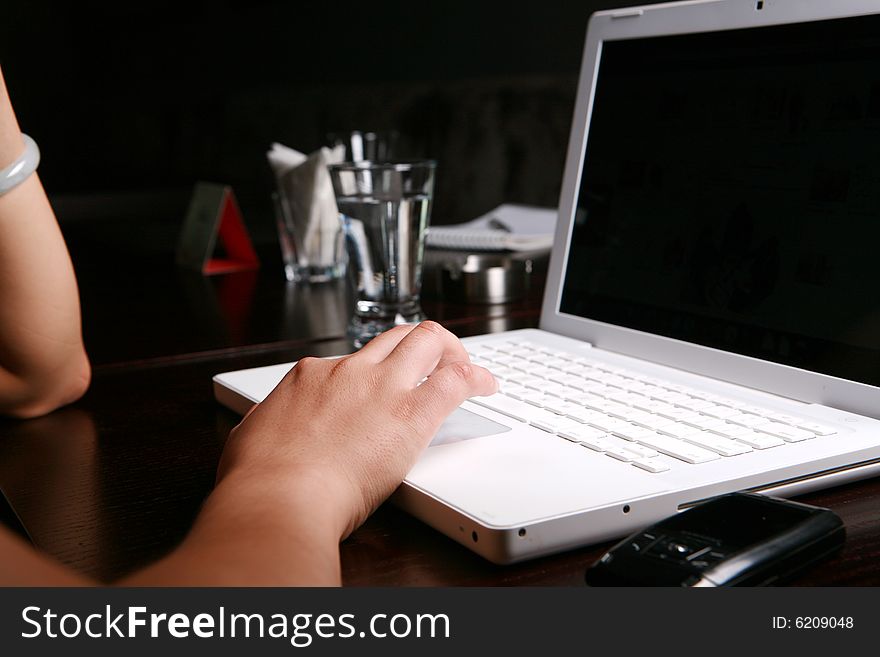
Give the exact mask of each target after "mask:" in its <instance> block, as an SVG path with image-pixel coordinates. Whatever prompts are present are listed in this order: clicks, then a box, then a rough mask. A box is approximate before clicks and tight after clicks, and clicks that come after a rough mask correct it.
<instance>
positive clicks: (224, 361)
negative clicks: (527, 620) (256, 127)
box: [0, 226, 880, 586]
mask: <svg viewBox="0 0 880 657" xmlns="http://www.w3.org/2000/svg"><path fill="white" fill-rule="evenodd" d="M162 230H165V229H162ZM162 230H159V231H158V232H159V233H160V234H161V236H162V238H163V239H164V240H165V242H164V243H165V244H166V248H165V250H164V251H162V250H161V249H158V250H156V251H155V252H152V251H150V250H149V249H146V250H145V249H144V248H143V246H142V245H141V244H140V243H139V241H138V240H137V239H131V240H130V241H129V242H127V243H126V246H125V247H123V248H117V249H114V250H113V251H112V254H108V253H106V252H104V250H103V249H102V248H98V247H99V246H101V245H103V241H102V240H103V237H102V238H101V240H97V241H96V238H94V236H95V235H99V236H103V235H105V233H102V232H101V231H100V230H96V229H95V227H94V226H88V227H86V228H77V227H73V228H66V233H67V235H68V239H69V241H70V243H71V250H72V253H73V256H74V261H75V264H76V266H77V271H78V276H79V279H80V285H81V291H82V299H83V308H84V314H85V335H86V341H87V346H88V348H89V351H90V353H91V356H92V359H93V362H94V364H95V375H94V382H93V385H92V387H91V389H90V390H89V392H88V393H87V395H86V396H85V397H84V398H83V400H82V401H80V402H78V403H77V404H75V405H73V406H71V407H69V408H66V409H63V410H60V411H58V412H56V413H53V414H51V415H49V416H48V417H45V418H40V419H36V420H31V421H27V422H15V421H9V420H3V421H0V486H2V488H3V489H4V490H5V491H6V493H7V495H8V496H9V498H10V500H11V501H12V503H13V505H14V506H15V507H16V509H17V510H18V512H19V514H20V515H21V517H22V519H23V520H24V522H25V524H26V525H27V526H28V528H29V530H30V532H31V534H32V536H33V538H34V540H35V542H36V544H37V546H38V547H39V548H40V549H42V550H43V551H45V552H47V553H48V554H50V555H52V556H54V557H56V558H58V559H60V560H61V561H63V562H64V563H66V564H69V565H70V566H72V567H73V568H76V569H78V570H80V571H82V572H84V573H87V574H89V575H92V576H95V577H98V578H101V579H104V580H112V579H113V578H116V577H119V576H120V575H123V574H125V573H127V572H129V571H131V570H133V569H135V568H137V567H139V566H142V565H144V564H146V563H147V562H149V561H150V560H153V559H155V558H157V557H159V556H160V555H162V554H163V553H165V552H167V551H168V550H169V549H171V548H172V547H174V546H175V545H176V544H177V543H178V542H179V541H180V540H181V539H182V537H183V536H184V535H185V533H186V531H187V529H188V528H189V527H190V525H191V523H192V520H193V518H194V516H195V514H196V513H197V511H198V508H199V506H200V504H201V503H202V501H203V500H204V498H205V496H206V495H207V494H208V493H209V492H210V490H211V486H212V484H213V480H214V470H215V468H216V465H217V461H218V458H219V455H220V452H221V449H222V446H223V443H224V441H225V439H226V435H227V434H228V432H229V429H230V428H231V427H232V426H234V424H235V423H236V422H237V420H238V418H237V417H236V416H235V415H234V414H233V413H231V412H229V411H227V410H226V409H224V408H222V407H220V406H219V405H218V404H217V403H216V402H215V401H214V398H213V395H212V389H211V377H212V375H214V374H216V373H218V372H223V371H227V370H233V369H239V368H244V367H256V366H260V365H268V364H272V363H278V362H284V361H290V360H295V359H298V358H300V357H302V356H305V355H318V356H323V355H331V354H337V353H342V352H345V351H349V350H350V348H349V345H348V343H347V342H346V340H345V339H344V337H343V336H344V329H345V323H346V321H347V318H348V313H349V311H350V308H351V298H350V294H349V293H348V291H347V289H346V286H345V285H342V284H339V285H333V284H331V285H323V286H312V287H308V286H291V285H288V284H286V283H285V281H284V280H283V278H282V276H281V274H280V265H278V264H277V262H276V260H277V259H276V257H275V256H274V253H268V254H264V266H263V268H262V269H261V270H260V271H259V272H258V273H253V274H235V275H227V276H220V277H214V278H209V279H206V278H203V277H201V276H200V275H198V274H192V273H188V272H183V271H180V270H178V269H176V268H175V267H174V266H173V264H172V258H171V255H170V251H169V249H168V248H167V238H168V237H169V235H170V231H168V230H165V232H166V233H169V234H168V235H166V234H165V233H163V232H162ZM542 283H543V281H542V279H541V277H540V275H538V276H537V277H536V279H535V281H534V282H533V285H532V288H531V290H530V292H529V294H528V298H527V299H525V300H523V301H520V302H515V303H511V304H505V305H498V306H480V305H466V304H461V303H455V302H453V301H450V300H445V301H444V302H439V301H426V303H425V304H424V305H425V309H426V311H427V313H428V315H429V316H431V317H432V318H434V319H437V320H439V321H441V322H442V323H443V324H444V325H446V326H447V327H448V328H450V329H451V330H453V331H454V332H455V333H457V334H458V335H460V336H467V335H475V334H480V333H486V332H492V331H501V330H505V329H513V328H525V327H531V326H536V325H537V323H538V315H539V301H540V294H541V287H542ZM802 499H803V500H804V501H806V502H809V503H813V504H819V505H822V506H827V507H830V508H831V509H833V510H834V511H835V512H837V513H838V514H839V515H840V516H841V517H842V518H843V520H844V521H845V523H846V527H847V532H848V539H847V544H846V547H845V549H844V550H843V552H842V553H841V554H840V555H839V556H837V557H835V558H834V559H832V560H830V561H827V562H825V563H824V564H822V565H821V566H818V567H816V568H814V569H813V570H812V571H810V572H809V573H807V574H805V575H803V576H802V577H800V578H799V579H798V580H797V581H796V582H795V583H796V584H805V585H854V584H874V585H877V584H880V480H878V479H874V480H868V481H864V482H860V483H856V484H851V485H847V486H843V487H839V488H835V489H832V490H828V491H825V492H821V493H816V494H812V495H808V496H805V497H804V498H802ZM606 547H607V545H596V546H591V547H587V548H584V549H580V550H576V551H572V552H567V553H564V554H560V555H556V556H552V557H547V558H543V559H538V560H534V561H530V562H528V563H524V564H518V565H514V566H507V567H501V566H495V565H492V564H490V563H488V562H486V561H484V560H483V559H481V558H480V557H477V556H476V555H474V554H472V553H471V552H469V551H468V550H466V549H465V548H463V547H461V546H459V545H458V544H456V543H454V542H453V541H451V540H450V539H447V538H446V537H445V536H443V535H442V534H439V533H438V532H436V531H434V530H432V529H430V528H428V527H427V526H425V525H423V524H421V523H420V522H419V521H417V520H415V519H413V518H411V517H409V516H408V515H406V514H404V513H403V512H401V511H399V510H397V509H395V508H394V507H392V506H390V505H385V506H384V507H382V508H381V509H380V510H379V511H378V512H377V513H376V514H375V515H374V516H373V517H371V518H370V519H369V520H368V521H367V522H366V524H365V525H364V526H363V527H361V528H360V529H359V530H357V531H356V532H355V533H354V535H353V536H351V537H350V538H349V539H348V540H347V541H345V543H344V544H343V545H342V566H343V577H344V581H345V583H346V584H349V585H380V586H385V585H444V586H445V585H565V586H580V585H582V577H583V572H584V568H585V567H586V566H587V564H589V563H590V562H591V561H592V560H594V559H595V558H596V557H598V556H599V555H600V554H601V552H602V551H603V550H604V549H605V548H606Z"/></svg>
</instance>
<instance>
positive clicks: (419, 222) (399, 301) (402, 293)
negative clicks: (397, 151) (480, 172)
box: [330, 160, 436, 347]
mask: <svg viewBox="0 0 880 657" xmlns="http://www.w3.org/2000/svg"><path fill="white" fill-rule="evenodd" d="M435 169H436V163H435V162H433V161H430V160H425V161H418V162H398V163H380V162H369V161H364V162H345V163H342V164H332V165H330V178H331V180H332V182H333V191H334V193H335V194H336V205H337V207H338V208H339V213H340V217H341V220H342V224H343V230H344V233H345V241H346V245H347V247H348V254H349V267H350V268H351V270H352V271H353V273H354V276H355V280H356V294H355V297H356V301H355V311H354V316H353V317H352V319H351V322H350V323H349V326H348V334H349V337H350V338H351V339H352V340H353V342H354V344H355V346H356V347H362V346H363V345H365V344H366V343H367V342H369V341H370V340H371V339H372V338H374V337H375V336H377V335H379V334H380V333H382V332H383V331H385V330H387V329H389V328H391V327H393V326H395V325H397V324H409V323H412V322H418V321H420V320H422V319H424V315H423V313H422V308H421V306H420V304H419V294H420V292H421V287H422V257H423V255H424V251H425V230H426V228H427V227H428V222H429V221H430V217H431V199H432V196H433V193H434V171H435Z"/></svg>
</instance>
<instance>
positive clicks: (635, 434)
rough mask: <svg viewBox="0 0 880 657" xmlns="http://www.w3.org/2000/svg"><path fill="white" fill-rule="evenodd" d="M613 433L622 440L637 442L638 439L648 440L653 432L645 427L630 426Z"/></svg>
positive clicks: (619, 428)
mask: <svg viewBox="0 0 880 657" xmlns="http://www.w3.org/2000/svg"><path fill="white" fill-rule="evenodd" d="M614 433H615V435H618V436H620V437H621V438H623V439H624V440H630V441H638V440H639V438H650V437H651V436H652V435H654V433H655V432H654V431H651V430H650V429H648V428H646V427H640V426H637V425H634V424H630V425H629V426H626V427H618V428H617V429H615V430H614Z"/></svg>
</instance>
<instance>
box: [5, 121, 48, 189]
mask: <svg viewBox="0 0 880 657" xmlns="http://www.w3.org/2000/svg"><path fill="white" fill-rule="evenodd" d="M21 138H22V139H23V140H24V153H22V154H21V156H19V157H18V159H16V160H15V162H13V163H12V164H10V165H9V166H8V167H4V168H3V169H0V196H3V195H4V194H5V193H6V192H9V191H12V190H13V189H15V188H16V187H18V186H19V185H20V184H21V183H23V182H24V181H25V180H27V179H28V177H29V176H30V175H31V174H32V173H33V172H34V171H36V170H37V165H38V164H39V163H40V149H39V148H38V147H37V142H35V141H34V140H33V139H31V138H30V137H28V136H27V135H26V134H24V133H22V135H21Z"/></svg>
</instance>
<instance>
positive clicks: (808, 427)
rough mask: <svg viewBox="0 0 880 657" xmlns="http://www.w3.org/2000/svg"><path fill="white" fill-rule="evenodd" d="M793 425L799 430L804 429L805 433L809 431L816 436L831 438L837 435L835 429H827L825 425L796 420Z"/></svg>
mask: <svg viewBox="0 0 880 657" xmlns="http://www.w3.org/2000/svg"><path fill="white" fill-rule="evenodd" d="M795 423H796V426H798V427H799V428H801V429H804V430H805V431H810V432H812V433H814V434H816V435H817V436H833V435H834V434H836V433H837V429H835V428H834V427H829V426H828V425H825V424H819V423H818V422H810V421H804V420H799V421H798V420H796V422H795Z"/></svg>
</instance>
